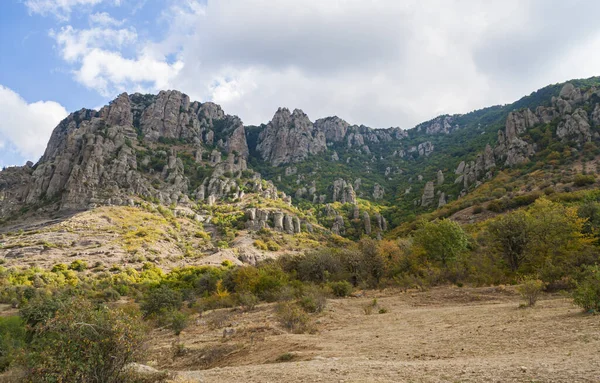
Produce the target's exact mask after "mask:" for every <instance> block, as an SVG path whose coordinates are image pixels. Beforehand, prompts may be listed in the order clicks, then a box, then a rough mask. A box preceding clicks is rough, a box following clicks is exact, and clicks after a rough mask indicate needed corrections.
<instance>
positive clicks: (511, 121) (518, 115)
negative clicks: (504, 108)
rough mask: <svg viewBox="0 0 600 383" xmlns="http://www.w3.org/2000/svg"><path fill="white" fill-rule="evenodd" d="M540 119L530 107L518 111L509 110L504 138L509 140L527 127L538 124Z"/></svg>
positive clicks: (523, 131)
mask: <svg viewBox="0 0 600 383" xmlns="http://www.w3.org/2000/svg"><path fill="white" fill-rule="evenodd" d="M539 122H540V121H539V119H538V118H537V116H536V115H535V114H533V112H532V111H531V110H530V109H525V110H523V111H520V112H510V113H509V114H508V117H507V118H506V127H505V135H506V140H507V141H509V142H511V141H513V140H514V139H515V138H517V137H518V136H519V135H521V134H523V133H525V131H527V129H529V128H531V127H533V126H534V125H536V124H538V123H539Z"/></svg>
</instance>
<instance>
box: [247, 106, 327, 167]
mask: <svg viewBox="0 0 600 383" xmlns="http://www.w3.org/2000/svg"><path fill="white" fill-rule="evenodd" d="M326 149H327V146H326V141H325V134H324V133H323V132H322V131H319V130H318V129H315V127H314V126H313V124H312V122H310V120H309V119H308V116H307V115H306V114H304V112H302V111H301V110H299V109H295V110H294V112H293V113H290V111H289V110H288V109H287V108H279V109H278V110H277V112H276V113H275V115H274V116H273V119H272V120H271V122H269V123H268V124H267V126H266V128H265V129H264V130H263V131H261V132H260V134H259V136H258V144H257V146H256V150H257V151H258V152H259V153H260V155H261V156H262V158H263V159H264V160H265V161H268V162H270V163H271V164H272V165H274V166H277V165H280V164H285V163H291V162H298V161H301V160H304V159H305V158H307V157H308V156H309V155H310V154H318V153H321V152H323V151H325V150H326Z"/></svg>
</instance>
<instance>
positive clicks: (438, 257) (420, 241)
mask: <svg viewBox="0 0 600 383" xmlns="http://www.w3.org/2000/svg"><path fill="white" fill-rule="evenodd" d="M414 243H415V245H417V246H419V247H421V248H422V249H423V250H424V251H425V254H426V255H427V258H429V259H430V260H433V261H438V262H441V263H442V265H444V266H446V265H447V264H448V263H449V262H452V261H454V260H456V258H457V257H458V256H459V255H460V254H461V253H463V252H464V251H465V250H466V249H467V246H468V244H469V240H468V238H467V235H466V234H465V232H464V231H463V229H462V227H461V226H460V225H459V224H458V223H457V222H455V221H452V220H450V219H446V218H444V219H441V220H436V221H431V222H425V223H423V224H421V227H420V228H419V229H418V230H417V231H416V232H415V238H414Z"/></svg>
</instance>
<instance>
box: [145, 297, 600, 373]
mask: <svg viewBox="0 0 600 383" xmlns="http://www.w3.org/2000/svg"><path fill="white" fill-rule="evenodd" d="M374 298H377V301H378V305H379V307H378V308H377V309H376V310H374V311H373V312H372V314H370V315H367V314H365V311H364V307H365V306H367V305H368V304H369V303H370V302H372V301H373V299H374ZM519 304H520V298H519V296H518V295H517V294H516V293H515V292H514V289H512V288H504V287H491V288H467V287H464V288H458V287H444V288H435V289H433V290H430V291H426V292H407V293H403V292H400V291H381V292H367V294H366V296H362V297H359V298H345V299H337V300H330V301H329V303H328V306H327V308H326V309H325V311H324V312H323V313H322V314H319V315H317V316H316V317H315V318H314V319H315V330H316V332H315V333H314V334H289V333H287V332H285V331H284V330H282V329H281V327H280V326H279V324H278V323H277V321H276V317H275V311H274V305H269V304H265V305H260V306H258V307H257V308H256V309H254V310H253V311H251V312H247V313H244V312H241V311H239V310H230V309H228V310H217V311H213V312H208V313H205V314H204V315H203V316H202V317H200V318H198V319H196V320H195V322H194V323H192V324H191V326H190V327H189V328H188V329H186V330H185V331H184V332H183V333H182V334H181V336H180V337H179V339H178V340H175V338H174V337H173V336H172V335H170V333H169V332H168V331H166V330H165V331H156V332H155V333H154V334H153V340H152V342H151V343H152V344H151V347H150V350H149V355H148V356H149V357H150V359H151V360H150V361H149V364H151V365H153V366H154V367H156V368H160V369H166V370H169V371H171V372H175V373H176V374H177V379H176V380H175V381H182V382H224V383H226V382H236V383H241V382H600V316H598V315H596V316H594V315H585V314H583V313H581V310H580V309H579V308H577V307H576V306H573V304H572V303H571V300H570V299H569V298H568V297H565V296H561V295H547V296H544V297H543V298H542V299H541V300H540V301H539V302H538V304H537V306H536V307H534V308H518V307H519ZM379 308H385V309H386V310H387V312H386V313H382V314H379V313H378V311H379ZM225 329H227V330H228V332H229V334H228V335H227V336H224V330H225ZM231 329H233V331H232V330H231ZM174 343H180V344H182V345H183V346H180V347H178V348H177V347H174V346H173V344H174ZM175 349H177V350H178V353H177V354H178V355H176V353H175V352H174V350H175Z"/></svg>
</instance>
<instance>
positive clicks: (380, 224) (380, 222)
mask: <svg viewBox="0 0 600 383" xmlns="http://www.w3.org/2000/svg"><path fill="white" fill-rule="evenodd" d="M375 222H377V228H378V229H379V231H386V230H387V221H386V220H385V218H384V217H383V216H382V215H381V214H379V213H377V214H375Z"/></svg>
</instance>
